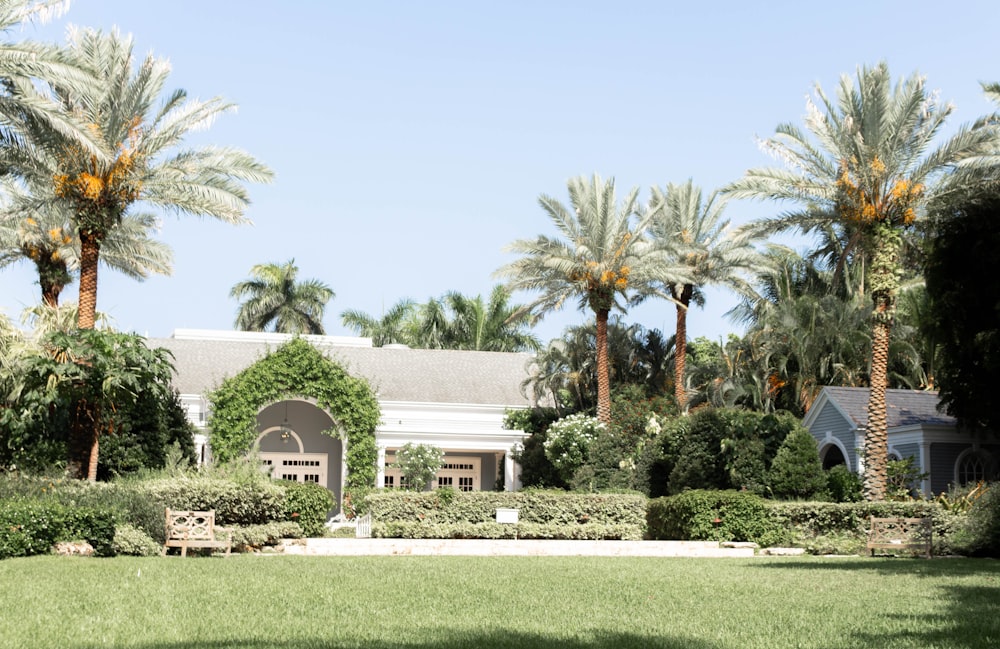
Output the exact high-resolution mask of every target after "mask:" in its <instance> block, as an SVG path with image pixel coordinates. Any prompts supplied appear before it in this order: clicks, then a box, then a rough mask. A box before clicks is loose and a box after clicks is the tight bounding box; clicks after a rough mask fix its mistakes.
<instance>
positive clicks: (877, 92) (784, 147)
mask: <svg viewBox="0 0 1000 649" xmlns="http://www.w3.org/2000/svg"><path fill="white" fill-rule="evenodd" d="M816 97H817V99H818V105H817V103H814V102H813V101H812V100H809V101H808V102H807V106H806V108H807V116H806V119H805V121H806V127H807V129H808V131H809V133H811V135H812V137H809V135H808V134H807V133H804V132H802V131H800V130H799V129H798V128H796V127H795V126H793V125H791V124H783V125H780V126H779V127H778V128H777V133H776V135H775V136H774V137H771V138H769V139H767V140H764V141H763V143H762V144H763V146H764V148H765V149H766V150H768V151H769V152H770V153H772V154H773V155H774V156H775V157H776V158H778V159H779V160H780V161H782V162H783V163H785V167H772V168H758V169H751V170H749V171H748V172H747V173H746V175H745V176H744V177H743V178H742V179H740V180H738V181H736V182H735V183H733V184H732V185H730V187H729V188H728V189H729V192H730V193H731V194H732V195H734V196H736V197H741V198H759V199H774V200H780V201H791V202H793V203H796V204H797V205H799V206H800V207H799V209H798V210H795V211H791V212H785V213H784V214H781V215H780V216H778V217H776V218H775V219H771V220H769V221H767V222H766V223H764V224H763V229H764V230H765V231H781V230H787V229H791V228H797V229H801V230H803V231H807V232H809V231H812V230H814V229H815V228H817V227H822V226H825V225H831V224H832V225H833V226H834V227H837V228H844V229H854V230H856V231H857V233H858V237H857V241H858V245H860V246H862V247H863V249H864V250H865V251H866V254H865V257H866V258H867V259H868V260H869V261H868V264H867V278H868V279H867V288H868V291H869V294H870V297H871V300H872V306H873V308H872V319H871V323H872V324H871V327H872V336H871V340H872V343H871V356H872V360H871V378H870V385H871V389H870V395H871V396H870V399H869V403H868V421H867V425H866V429H865V443H864V457H865V476H864V482H865V496H866V498H868V499H869V500H882V499H884V497H885V492H886V491H885V490H886V463H887V461H888V456H887V429H886V402H885V390H886V385H887V370H888V365H889V334H890V331H891V329H892V325H893V320H894V318H895V312H896V299H897V295H898V292H899V276H900V246H901V241H902V233H903V231H904V230H905V229H906V228H908V227H910V226H912V225H913V224H914V222H915V221H916V220H917V218H918V216H920V215H921V213H922V212H923V210H924V208H925V207H926V205H927V203H928V201H929V200H931V199H932V198H933V197H934V194H935V191H936V190H937V189H938V187H939V186H940V185H939V182H940V180H941V179H942V177H944V176H945V174H946V173H947V172H948V171H949V170H951V169H952V168H954V167H955V166H957V165H959V164H962V163H966V164H965V165H964V168H965V169H966V170H967V171H969V172H973V171H974V169H975V167H976V165H975V164H974V163H975V162H977V161H978V160H980V159H981V158H982V157H983V156H990V155H993V154H994V153H995V152H996V150H997V134H996V131H995V129H994V127H992V126H989V125H985V124H983V125H979V127H972V128H961V129H959V131H958V132H957V133H956V134H955V135H953V136H952V137H950V138H948V139H947V140H946V141H944V142H943V143H941V144H940V145H936V144H935V138H936V136H937V135H938V134H939V132H940V130H941V128H942V126H943V125H944V123H945V120H946V118H947V117H948V115H950V114H951V111H952V107H951V105H949V104H942V103H940V102H939V101H938V99H937V97H936V95H934V94H933V93H930V92H928V91H927V89H926V88H925V86H924V80H923V79H922V78H921V77H919V76H917V75H912V76H910V77H908V78H906V79H904V80H903V81H902V82H900V83H898V84H896V85H894V84H893V82H892V78H891V76H890V74H889V68H888V66H887V65H885V64H884V63H882V64H879V65H877V66H875V67H871V68H869V67H863V68H860V69H859V70H858V73H857V79H856V81H854V80H852V79H851V78H850V77H848V76H846V75H845V76H844V77H842V79H841V83H840V86H839V89H838V93H837V100H836V101H833V100H831V99H829V98H828V97H827V95H826V94H825V93H824V92H823V90H822V88H820V87H819V86H818V85H817V86H816ZM967 178H968V180H969V181H970V182H974V181H975V180H976V178H977V176H976V175H975V174H974V173H971V174H970V175H969V176H967Z"/></svg>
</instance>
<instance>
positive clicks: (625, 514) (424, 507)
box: [367, 489, 646, 539]
mask: <svg viewBox="0 0 1000 649" xmlns="http://www.w3.org/2000/svg"><path fill="white" fill-rule="evenodd" d="M367 501H368V507H369V511H370V513H371V515H372V521H373V525H374V524H375V523H378V526H377V529H378V531H379V533H381V534H383V535H390V534H400V535H405V536H408V537H411V538H513V537H514V535H515V534H516V535H517V536H518V538H527V537H525V534H527V535H528V537H530V538H564V539H573V538H631V539H639V538H642V535H643V529H644V528H645V512H646V499H645V498H644V497H643V496H641V495H638V494H577V493H565V492H560V491H534V490H527V491H521V492H516V493H511V492H498V491H478V492H468V493H466V492H455V491H452V490H447V489H438V490H436V491H432V492H426V493H413V492H400V491H385V492H377V493H372V494H370V495H369V496H368V498H367ZM497 509H517V510H518V511H519V516H518V524H517V525H516V526H513V525H508V526H506V527H505V526H501V525H500V524H498V523H496V511H497ZM373 533H374V532H373ZM438 534H440V535H442V537H437V536H435V535H438Z"/></svg>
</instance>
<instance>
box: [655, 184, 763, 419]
mask: <svg viewBox="0 0 1000 649" xmlns="http://www.w3.org/2000/svg"><path fill="white" fill-rule="evenodd" d="M725 203H726V197H724V196H720V195H719V194H718V193H716V192H713V193H712V194H711V195H710V196H709V197H708V199H707V200H702V193H701V189H700V188H699V187H697V186H696V185H695V184H694V183H693V182H692V181H690V180H689V181H687V182H686V183H684V184H682V185H674V184H668V185H667V188H666V189H665V190H663V189H660V188H659V187H654V188H653V190H652V197H651V198H650V205H651V206H653V207H651V210H652V213H653V214H654V218H653V221H652V223H651V224H650V236H651V237H652V239H653V242H654V245H655V246H656V247H657V248H659V249H660V250H662V251H664V252H665V253H666V254H667V255H668V256H669V257H671V258H672V259H674V262H675V263H676V264H677V265H678V266H682V267H683V268H684V269H685V271H686V275H687V277H686V279H684V280H682V281H674V280H673V279H672V278H667V280H666V281H665V282H664V283H663V284H664V288H665V289H666V292H667V297H669V298H670V299H671V300H672V301H673V302H674V305H675V306H676V310H677V329H676V334H675V343H674V345H675V347H674V349H675V353H674V396H675V398H676V399H677V405H678V406H679V407H680V408H681V410H682V411H683V410H684V409H685V408H686V406H687V392H686V383H687V382H686V380H685V363H686V360H687V312H688V308H690V306H691V304H692V303H694V304H696V305H699V306H700V305H703V304H704V303H705V296H704V293H703V292H702V289H703V288H704V287H706V286H710V285H718V286H725V287H727V288H731V289H733V290H735V291H737V292H738V293H740V294H743V295H748V294H750V293H752V290H751V288H750V284H749V283H748V282H747V279H746V275H747V274H748V273H749V272H751V271H752V270H754V268H755V266H756V265H757V259H758V254H757V250H756V249H755V248H754V237H753V236H752V233H751V231H750V230H742V231H737V230H734V229H731V228H730V225H729V220H728V219H723V218H722V212H723V209H724V208H725Z"/></svg>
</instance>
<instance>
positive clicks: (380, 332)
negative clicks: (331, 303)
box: [340, 298, 415, 347]
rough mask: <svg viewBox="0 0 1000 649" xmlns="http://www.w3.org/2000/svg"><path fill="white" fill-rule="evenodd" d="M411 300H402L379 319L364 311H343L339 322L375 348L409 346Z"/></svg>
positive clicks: (412, 306) (411, 314)
mask: <svg viewBox="0 0 1000 649" xmlns="http://www.w3.org/2000/svg"><path fill="white" fill-rule="evenodd" d="M414 307H415V304H414V302H413V300H411V299H409V298H404V299H402V300H400V301H399V302H397V303H396V304H394V305H393V306H392V307H391V308H390V309H389V310H388V311H387V312H386V313H384V314H383V315H382V317H381V318H374V317H372V316H370V315H368V314H367V313H365V312H364V311H358V310H356V309H353V310H348V311H344V312H343V313H341V314H340V320H341V322H343V324H344V326H345V327H347V328H349V329H352V330H354V333H356V334H358V335H359V336H365V337H366V338H371V339H372V345H374V346H375V347H384V346H386V345H394V344H397V345H409V344H410V342H411V340H410V334H409V332H408V330H407V325H408V324H409V322H410V320H411V318H412V316H413V310H414Z"/></svg>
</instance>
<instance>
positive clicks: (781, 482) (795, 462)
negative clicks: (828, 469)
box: [767, 426, 827, 499]
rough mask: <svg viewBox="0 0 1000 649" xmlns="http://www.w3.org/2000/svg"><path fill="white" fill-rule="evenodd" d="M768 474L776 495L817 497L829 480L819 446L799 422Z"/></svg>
mask: <svg viewBox="0 0 1000 649" xmlns="http://www.w3.org/2000/svg"><path fill="white" fill-rule="evenodd" d="M767 477H768V486H770V488H771V493H772V494H773V495H774V496H775V497H776V498H799V499H805V498H815V497H816V496H817V495H819V494H822V493H824V492H825V490H826V482H827V480H826V474H824V473H823V463H822V462H820V459H819V448H818V447H817V446H816V440H815V439H813V436H812V434H811V433H810V432H809V431H808V430H806V429H805V428H803V427H802V426H798V427H797V428H794V429H793V430H791V431H790V432H789V433H788V436H787V437H786V438H785V441H783V442H782V443H781V447H780V448H779V449H778V453H777V455H775V456H774V462H773V463H772V464H771V470H770V472H769V473H768V476H767Z"/></svg>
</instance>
